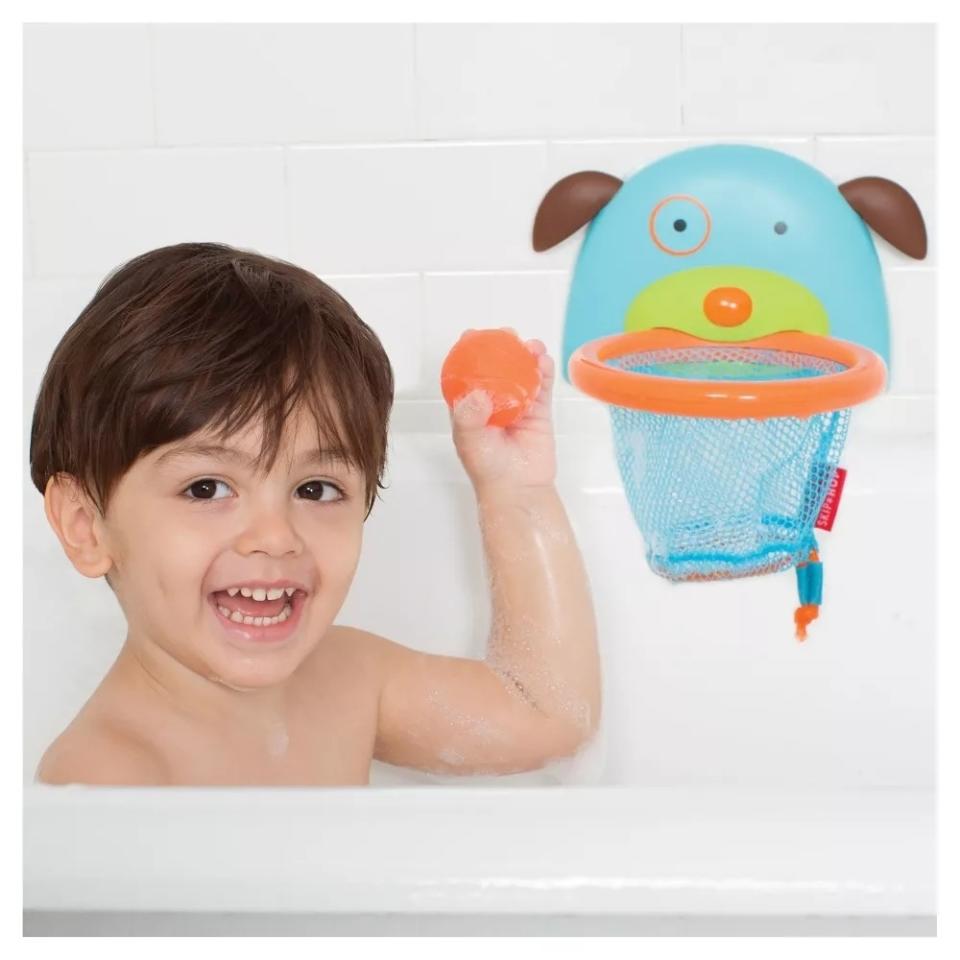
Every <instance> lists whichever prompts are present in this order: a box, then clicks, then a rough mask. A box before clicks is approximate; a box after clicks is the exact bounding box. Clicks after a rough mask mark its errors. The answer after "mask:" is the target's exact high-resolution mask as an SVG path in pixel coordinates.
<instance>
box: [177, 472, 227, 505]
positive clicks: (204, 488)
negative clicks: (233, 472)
mask: <svg viewBox="0 0 960 960" xmlns="http://www.w3.org/2000/svg"><path fill="white" fill-rule="evenodd" d="M217 484H223V486H227V484H226V483H224V482H223V480H214V479H213V478H212V477H204V478H203V479H202V480H195V481H194V482H193V483H191V484H190V486H189V487H187V489H186V491H184V492H186V493H189V494H190V496H188V497H187V499H188V500H222V499H223V497H215V496H214V495H213V494H214V493H215V492H216V489H217ZM195 492H196V494H197V495H196V496H194V493H195Z"/></svg>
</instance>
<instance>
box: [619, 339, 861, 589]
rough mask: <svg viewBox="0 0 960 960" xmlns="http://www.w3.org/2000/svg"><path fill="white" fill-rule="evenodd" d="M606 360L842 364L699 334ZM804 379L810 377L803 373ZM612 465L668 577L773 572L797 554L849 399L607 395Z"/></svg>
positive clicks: (671, 367)
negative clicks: (808, 409) (682, 399)
mask: <svg viewBox="0 0 960 960" xmlns="http://www.w3.org/2000/svg"><path fill="white" fill-rule="evenodd" d="M607 363H608V364H609V365H610V366H614V367H617V368H619V369H622V370H627V371H633V372H637V373H646V374H650V375H654V376H663V377H672V378H685V379H694V380H714V381H717V380H773V379H775V380H785V379H797V378H816V377H818V376H823V375H824V374H828V373H835V372H838V371H841V370H843V369H845V368H844V367H843V365H842V364H839V363H836V362H834V361H832V360H826V359H821V358H818V357H811V356H808V355H805V354H793V353H789V352H786V351H773V350H756V349H749V348H743V347H737V346H736V345H735V344H711V345H706V346H696V347H688V348H677V349H669V350H667V349H662V350H655V351H646V352H644V353H633V354H628V355H624V356H622V357H618V358H616V359H613V360H608V361H607ZM810 388H811V389H813V390H815V389H816V385H815V384H811V387H810ZM610 412H611V417H612V421H613V435H614V445H615V450H616V457H617V463H618V466H619V468H620V475H621V477H622V479H623V485H624V489H625V491H626V494H627V498H628V499H629V502H630V507H631V509H632V511H633V515H634V518H635V520H636V522H637V525H638V526H639V528H640V531H641V533H642V534H643V537H644V540H645V542H646V545H647V560H648V562H649V564H650V566H651V568H652V569H653V570H654V571H655V572H656V573H658V574H660V575H661V576H664V577H667V578H668V579H671V580H715V579H726V578H733V577H749V576H754V575H757V574H763V573H773V572H775V571H778V570H784V569H787V568H788V567H791V566H795V565H796V564H798V563H799V562H801V561H806V559H807V557H808V554H809V551H810V550H811V549H815V547H816V541H815V539H814V536H813V528H814V524H815V523H816V519H817V516H818V514H819V512H820V508H821V507H822V505H823V501H824V499H825V498H826V495H827V492H828V490H829V488H830V482H831V480H832V478H833V475H834V472H835V471H836V468H837V465H838V461H839V459H840V454H841V452H842V450H843V444H844V441H845V439H846V435H847V427H848V424H849V418H850V411H849V409H846V410H836V411H832V412H829V413H822V414H816V415H814V416H811V417H806V418H798V417H774V418H770V419H765V420H759V419H736V420H727V419H712V418H701V417H686V416H676V415H668V414H659V413H649V412H646V411H643V410H633V409H627V408H625V407H619V406H611V407H610Z"/></svg>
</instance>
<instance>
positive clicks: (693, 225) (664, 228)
mask: <svg viewBox="0 0 960 960" xmlns="http://www.w3.org/2000/svg"><path fill="white" fill-rule="evenodd" d="M708 236H710V214H709V213H708V212H707V208H706V207H705V206H704V205H703V204H702V203H701V202H700V201H699V200H697V199H696V197H690V196H686V195H682V194H677V195H675V196H672V197H667V198H666V199H664V200H661V201H660V202H659V203H658V204H657V205H656V206H655V207H654V208H653V212H652V213H651V214H650V237H651V239H652V240H653V242H654V243H655V244H656V245H657V246H658V247H659V248H660V249H661V250H663V251H664V253H670V254H673V255H674V256H686V255H688V254H691V253H695V252H696V251H697V250H699V249H700V248H701V247H702V246H703V245H704V244H705V243H706V242H707V237H708Z"/></svg>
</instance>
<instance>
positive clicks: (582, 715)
mask: <svg viewBox="0 0 960 960" xmlns="http://www.w3.org/2000/svg"><path fill="white" fill-rule="evenodd" d="M599 726H600V703H599V701H598V702H597V703H596V704H590V703H584V704H581V705H580V707H579V709H577V710H576V711H574V712H573V713H572V715H571V716H567V717H562V718H555V719H553V721H552V732H551V735H550V751H549V752H550V756H549V757H548V758H547V759H548V760H560V759H563V758H564V757H572V756H574V755H575V754H577V753H579V752H580V751H581V750H582V749H583V748H584V747H585V746H587V745H588V744H589V743H590V742H591V741H592V740H593V738H594V737H595V736H596V733H597V730H598V729H599Z"/></svg>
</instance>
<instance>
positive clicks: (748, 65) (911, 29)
mask: <svg viewBox="0 0 960 960" xmlns="http://www.w3.org/2000/svg"><path fill="white" fill-rule="evenodd" d="M933 53H934V34H933V27H932V26H931V25H929V24H903V23H898V24H865V23H851V24H815V23H790V24H776V25H769V24H723V25H707V24H696V25H692V26H686V27H684V30H683V64H684V88H685V93H684V112H683V122H684V127H685V128H686V129H687V130H695V131H699V132H704V133H731V132H735V133H754V132H757V131H771V132H777V133H781V132H783V133H822V134H874V133H895V134H911V133H913V134H916V133H923V134H929V133H933V129H934V95H933V91H934V73H933V71H934V58H933Z"/></svg>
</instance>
